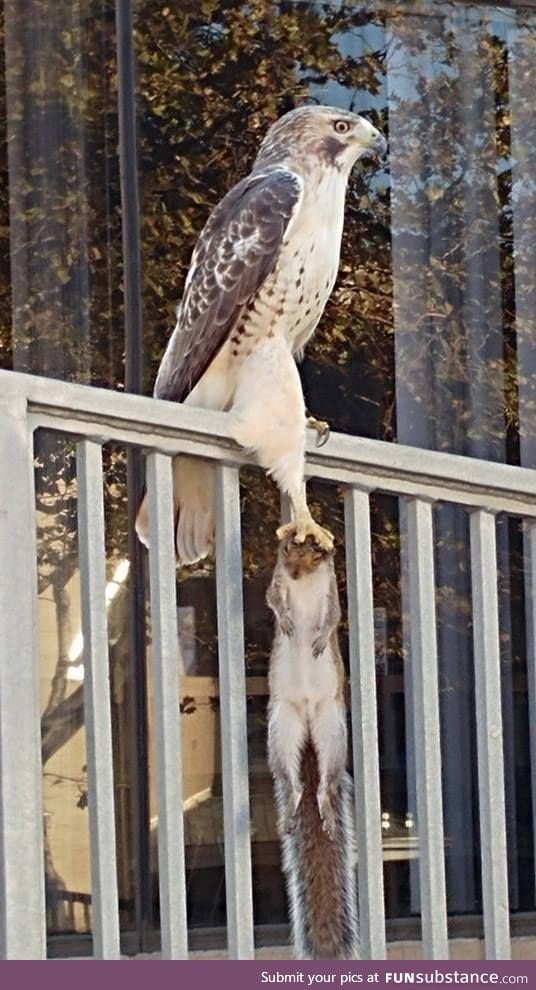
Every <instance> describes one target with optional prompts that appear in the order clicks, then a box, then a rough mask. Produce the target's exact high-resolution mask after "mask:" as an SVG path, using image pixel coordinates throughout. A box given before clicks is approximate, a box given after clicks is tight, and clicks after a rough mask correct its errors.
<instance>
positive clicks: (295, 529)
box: [276, 514, 334, 552]
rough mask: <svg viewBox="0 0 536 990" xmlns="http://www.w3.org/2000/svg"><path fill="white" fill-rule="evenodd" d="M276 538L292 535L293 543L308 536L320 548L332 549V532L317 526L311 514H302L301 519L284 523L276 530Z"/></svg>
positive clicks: (301, 540) (287, 537)
mask: <svg viewBox="0 0 536 990" xmlns="http://www.w3.org/2000/svg"><path fill="white" fill-rule="evenodd" d="M276 535H277V539H278V540H280V541H281V540H288V539H289V538H290V537H292V539H293V541H294V543H305V541H306V539H307V537H308V536H310V537H311V538H312V539H313V540H314V542H315V543H316V545H317V546H318V547H320V549H321V550H326V551H327V552H329V551H331V550H333V542H334V541H333V534H332V533H330V531H329V529H324V527H323V526H319V525H318V523H316V522H315V521H314V519H313V517H312V516H311V515H309V514H308V515H306V516H303V518H302V519H295V520H293V522H289V523H285V525H284V526H280V527H279V529H278V530H277V533H276Z"/></svg>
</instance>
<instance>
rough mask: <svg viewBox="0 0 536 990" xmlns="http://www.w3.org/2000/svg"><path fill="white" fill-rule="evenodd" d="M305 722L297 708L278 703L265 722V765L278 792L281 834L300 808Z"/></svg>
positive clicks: (287, 830) (291, 824)
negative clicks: (266, 763)
mask: <svg viewBox="0 0 536 990" xmlns="http://www.w3.org/2000/svg"><path fill="white" fill-rule="evenodd" d="M305 733H306V721H305V718H304V715H303V713H302V712H301V711H300V710H299V706H298V705H296V704H293V703H291V702H286V701H278V702H276V703H275V704H273V705H271V706H270V714H269V719H268V763H269V765H270V770H271V771H272V775H273V777H274V779H275V780H280V781H281V783H282V786H281V788H278V793H277V795H276V797H277V817H278V822H279V829H280V831H281V833H282V834H285V833H287V832H291V831H292V830H293V828H294V827H295V825H296V815H297V812H298V809H299V807H300V804H301V799H302V794H303V785H302V780H301V776H300V764H301V754H302V749H303V745H304V742H305Z"/></svg>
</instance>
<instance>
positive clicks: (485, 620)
mask: <svg viewBox="0 0 536 990" xmlns="http://www.w3.org/2000/svg"><path fill="white" fill-rule="evenodd" d="M470 528H471V582H472V588H473V640H474V652H475V699H476V731H477V750H478V794H479V804H480V843H481V846H482V901H483V909H484V936H485V942H486V959H510V917H509V904H508V871H507V859H506V821H505V799H504V756H503V727H502V709H501V654H500V641H499V601H498V590H497V549H496V536H495V516H494V515H493V514H492V513H491V512H486V511H484V510H483V509H479V510H478V511H475V512H471V516H470Z"/></svg>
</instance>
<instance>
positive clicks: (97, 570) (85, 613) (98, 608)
mask: <svg viewBox="0 0 536 990" xmlns="http://www.w3.org/2000/svg"><path fill="white" fill-rule="evenodd" d="M76 463H77V480H78V536H79V557H80V588H81V594H80V604H81V610H82V634H83V637H84V714H85V723H86V749H87V776H88V792H89V837H90V845H91V907H92V929H93V955H94V957H95V958H96V959H118V958H119V907H118V894H117V864H116V855H115V810H114V783H113V755H112V718H111V706H110V669H109V656H108V622H107V616H106V557H105V547H104V504H103V476H102V451H101V445H100V443H97V442H96V441H93V440H80V441H79V442H78V445H77V452H76Z"/></svg>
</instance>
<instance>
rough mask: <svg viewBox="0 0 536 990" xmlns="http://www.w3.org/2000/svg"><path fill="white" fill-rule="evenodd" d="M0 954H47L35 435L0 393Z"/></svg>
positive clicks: (14, 401) (17, 404)
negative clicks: (1, 573)
mask: <svg viewBox="0 0 536 990" xmlns="http://www.w3.org/2000/svg"><path fill="white" fill-rule="evenodd" d="M0 560H2V562H3V564H4V565H5V567H6V571H5V572H4V579H3V580H2V581H1V582H0V958H2V959H17V960H22V959H45V957H46V939H45V893H44V856H43V795H42V782H41V740H40V725H39V672H38V649H37V564H36V539H35V499H34V476H33V437H32V434H31V433H30V431H29V428H28V420H27V407H26V397H25V396H24V395H23V394H21V392H20V389H17V385H16V383H14V385H13V387H10V383H9V381H8V382H7V383H5V386H4V388H3V390H2V393H1V394H0Z"/></svg>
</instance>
